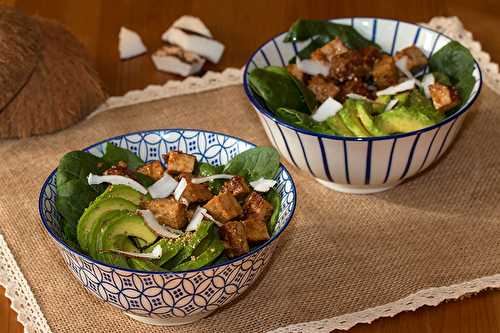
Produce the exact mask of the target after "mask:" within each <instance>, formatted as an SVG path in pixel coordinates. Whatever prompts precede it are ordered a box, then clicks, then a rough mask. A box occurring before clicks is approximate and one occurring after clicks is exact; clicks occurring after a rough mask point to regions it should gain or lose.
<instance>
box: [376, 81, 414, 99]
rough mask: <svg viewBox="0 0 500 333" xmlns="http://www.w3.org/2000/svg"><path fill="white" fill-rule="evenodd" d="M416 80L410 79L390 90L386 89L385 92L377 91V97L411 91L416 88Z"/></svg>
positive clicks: (389, 88)
mask: <svg viewBox="0 0 500 333" xmlns="http://www.w3.org/2000/svg"><path fill="white" fill-rule="evenodd" d="M415 81H416V80H415V79H410V80H406V81H403V82H401V83H400V84H397V85H395V86H390V87H388V88H385V89H383V90H379V91H377V96H385V95H395V94H397V93H400V92H403V91H407V90H411V89H413V88H415Z"/></svg>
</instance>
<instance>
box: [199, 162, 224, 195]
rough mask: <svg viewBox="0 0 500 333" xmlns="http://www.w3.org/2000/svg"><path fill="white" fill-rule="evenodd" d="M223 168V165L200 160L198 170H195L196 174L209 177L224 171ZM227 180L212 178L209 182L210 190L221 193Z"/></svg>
mask: <svg viewBox="0 0 500 333" xmlns="http://www.w3.org/2000/svg"><path fill="white" fill-rule="evenodd" d="M223 170H224V166H222V165H219V166H217V165H212V164H209V163H204V162H199V163H197V170H196V171H195V174H197V175H198V176H201V177H208V176H213V175H216V174H219V173H222V172H223ZM225 181H226V180H225V179H215V180H211V181H210V182H208V189H209V190H210V192H212V193H213V194H215V195H217V194H219V191H220V189H221V188H222V186H223V185H224V183H225Z"/></svg>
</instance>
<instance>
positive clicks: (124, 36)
mask: <svg viewBox="0 0 500 333" xmlns="http://www.w3.org/2000/svg"><path fill="white" fill-rule="evenodd" d="M118 51H120V59H130V58H133V57H136V56H138V55H141V54H143V53H146V46H144V43H143V42H142V39H141V36H139V34H138V33H137V32H135V31H132V30H130V29H127V28H125V27H121V29H120V33H119V34H118Z"/></svg>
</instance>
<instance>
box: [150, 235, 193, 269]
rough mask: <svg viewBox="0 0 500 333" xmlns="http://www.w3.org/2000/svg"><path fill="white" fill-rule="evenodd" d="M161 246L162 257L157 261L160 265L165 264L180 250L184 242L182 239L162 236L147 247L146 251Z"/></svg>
mask: <svg viewBox="0 0 500 333" xmlns="http://www.w3.org/2000/svg"><path fill="white" fill-rule="evenodd" d="M157 245H160V246H161V250H162V251H161V253H162V254H161V258H160V259H159V260H158V261H157V262H156V263H157V264H158V265H159V266H163V264H164V263H166V262H167V261H169V260H170V259H172V258H173V257H174V256H175V255H176V254H177V253H179V251H180V250H181V249H182V248H183V247H184V242H183V241H182V240H180V239H170V238H162V239H160V240H159V241H157V242H156V243H154V244H153V245H151V246H150V247H148V248H147V249H145V250H144V252H146V253H149V252H151V251H153V249H154V248H155V247H156V246H157Z"/></svg>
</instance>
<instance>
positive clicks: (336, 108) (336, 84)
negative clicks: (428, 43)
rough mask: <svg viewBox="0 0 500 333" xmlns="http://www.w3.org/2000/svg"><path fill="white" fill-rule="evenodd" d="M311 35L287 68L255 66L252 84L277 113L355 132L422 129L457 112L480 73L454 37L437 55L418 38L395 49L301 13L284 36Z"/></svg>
mask: <svg viewBox="0 0 500 333" xmlns="http://www.w3.org/2000/svg"><path fill="white" fill-rule="evenodd" d="M306 40H310V42H309V44H308V45H307V46H306V47H305V48H303V49H302V50H300V51H299V52H298V53H297V56H296V57H293V58H292V59H290V60H289V64H288V65H287V66H286V67H279V66H268V67H263V68H255V69H254V70H252V71H251V72H250V74H249V78H248V82H249V86H250V88H251V89H252V91H253V92H254V93H255V94H256V95H257V96H258V97H259V98H260V99H261V100H262V102H263V103H264V104H265V105H266V107H267V108H268V110H269V111H270V112H272V113H273V114H274V115H275V116H276V117H277V118H280V119H281V120H283V121H285V122H287V123H289V124H291V125H294V126H296V127H300V128H303V129H307V130H310V131H313V132H317V133H324V134H332V135H339V136H350V137H369V136H383V135H391V134H397V133H405V132H410V131H415V130H419V129H421V128H424V127H427V126H431V125H434V124H436V123H438V122H440V121H442V120H443V119H445V118H446V117H449V116H450V115H451V114H453V113H454V112H456V111H457V110H458V109H460V107H461V106H462V105H463V103H464V102H465V101H467V99H468V97H469V95H470V93H471V91H472V88H473V86H474V83H475V80H474V78H473V76H472V72H473V70H474V59H473V58H472V56H471V54H470V52H469V51H468V50H467V49H466V48H465V47H463V46H462V45H461V44H460V43H458V42H455V41H452V42H450V43H448V44H447V45H446V46H444V47H443V48H441V49H440V50H439V51H437V52H435V53H434V54H433V55H432V56H431V57H430V58H427V57H426V56H425V54H424V53H423V52H422V51H421V50H420V49H419V48H418V47H417V46H415V45H411V46H408V47H406V48H404V49H401V50H399V51H397V52H396V53H395V54H394V56H391V55H389V54H387V53H385V52H384V51H383V50H382V49H381V48H380V46H378V45H376V44H375V43H373V42H371V41H369V40H367V39H365V38H364V37H363V36H361V35H360V34H359V33H358V32H357V31H356V30H355V29H354V28H352V27H351V26H346V25H341V24H336V23H331V22H327V21H320V20H298V21H297V22H295V23H294V24H293V25H292V27H291V28H290V30H289V31H288V33H287V35H286V37H285V40H284V41H285V42H299V41H306Z"/></svg>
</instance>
